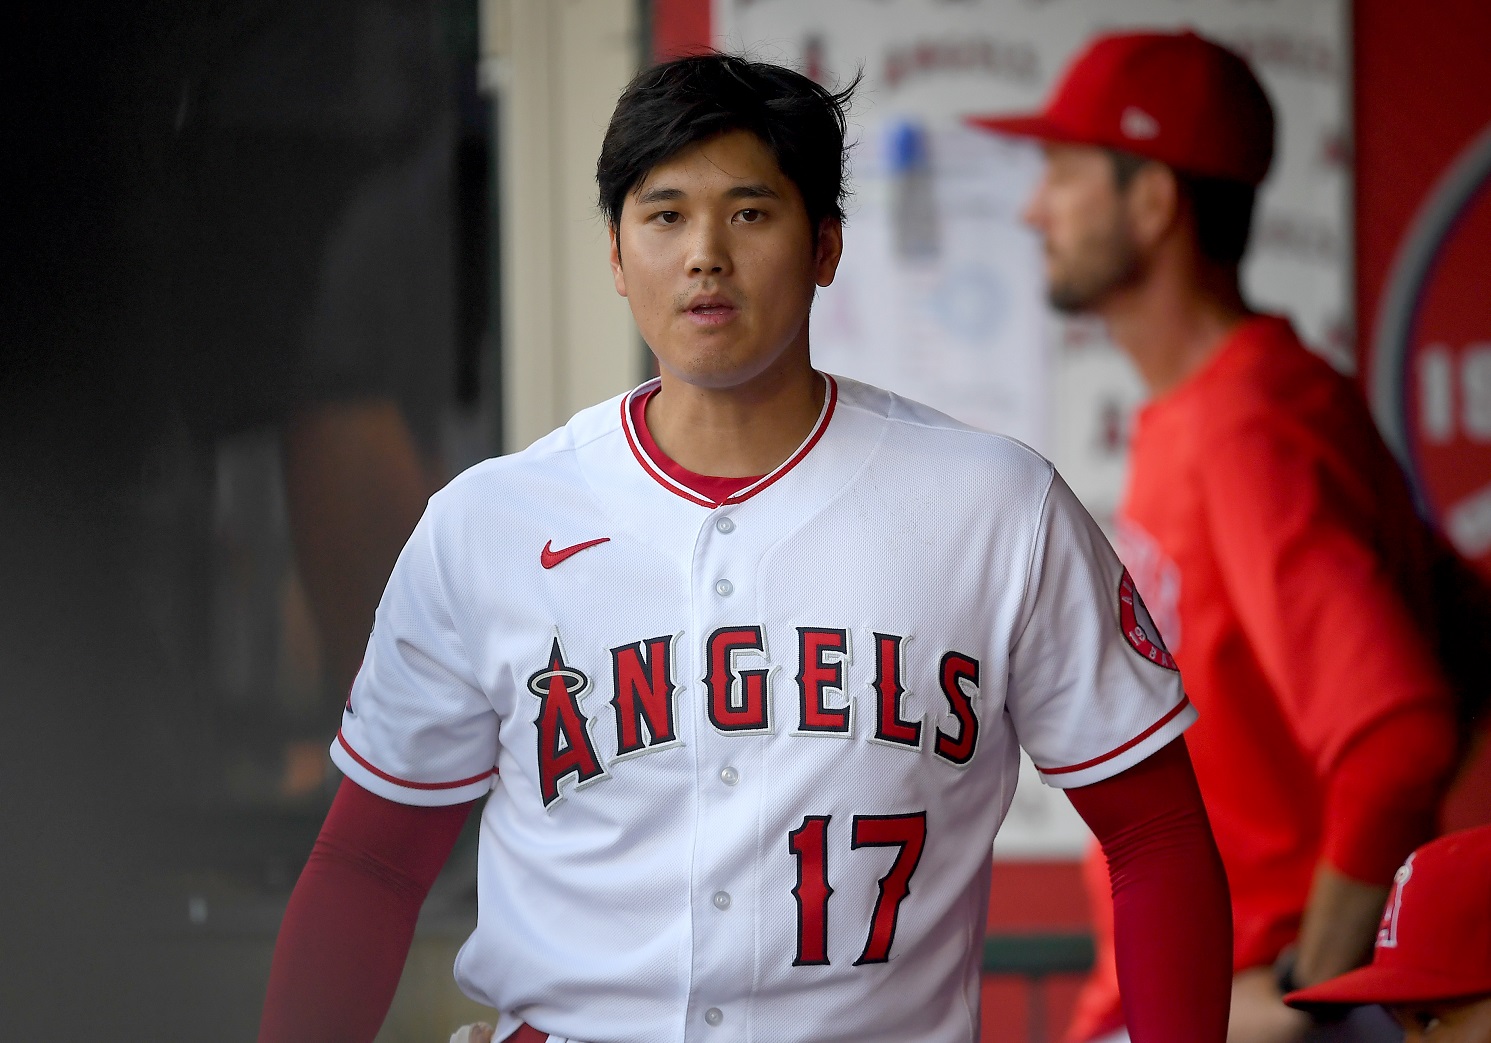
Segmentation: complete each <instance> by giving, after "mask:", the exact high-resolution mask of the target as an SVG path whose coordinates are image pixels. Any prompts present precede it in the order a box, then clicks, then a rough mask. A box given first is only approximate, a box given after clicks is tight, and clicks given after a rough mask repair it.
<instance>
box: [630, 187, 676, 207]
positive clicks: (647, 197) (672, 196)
mask: <svg viewBox="0 0 1491 1043" xmlns="http://www.w3.org/2000/svg"><path fill="white" fill-rule="evenodd" d="M683 197H684V191H683V189H681V188H649V189H648V190H647V191H646V192H641V193H638V195H637V202H638V203H640V204H642V205H643V206H646V205H647V204H649V203H671V202H673V201H674V200H676V199H682V198H683Z"/></svg>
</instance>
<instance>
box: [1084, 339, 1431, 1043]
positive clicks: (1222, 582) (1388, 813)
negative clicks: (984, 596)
mask: <svg viewBox="0 0 1491 1043" xmlns="http://www.w3.org/2000/svg"><path fill="white" fill-rule="evenodd" d="M1118 528H1119V533H1118V537H1119V538H1118V542H1119V556H1120V557H1121V558H1122V559H1123V561H1124V563H1125V565H1127V567H1128V569H1129V571H1130V573H1131V574H1132V576H1133V578H1134V580H1135V583H1136V585H1137V586H1138V588H1139V592H1140V593H1141V594H1142V595H1143V597H1144V600H1145V603H1146V604H1147V605H1148V607H1149V611H1150V614H1151V615H1152V616H1153V618H1154V620H1155V623H1156V625H1157V626H1158V627H1159V630H1160V632H1161V634H1162V635H1163V637H1164V639H1165V642H1166V644H1167V646H1168V647H1169V649H1170V651H1171V652H1172V653H1173V655H1174V656H1175V659H1176V661H1177V663H1178V664H1179V666H1180V669H1181V674H1182V676H1183V678H1184V681H1185V687H1186V691H1187V693H1188V694H1189V695H1190V697H1191V699H1192V701H1193V702H1194V703H1195V704H1196V706H1197V708H1198V710H1199V711H1200V719H1199V720H1198V722H1197V723H1196V725H1195V726H1194V727H1193V728H1192V729H1191V730H1190V732H1189V733H1188V734H1187V736H1186V741H1187V744H1188V745H1189V746H1190V750H1191V756H1192V759H1193V761H1194V763H1195V769H1196V776H1197V778H1198V780H1199V782H1200V784H1201V792H1202V796H1203V797H1204V799H1205V801H1206V805H1207V811H1208V813H1209V815H1210V817H1211V823H1212V828H1213V830H1214V832H1215V834H1216V839H1217V846H1218V848H1219V849H1220V851H1221V854H1222V860H1223V862H1224V864H1225V865H1226V868H1227V876H1228V880H1229V882H1230V885H1231V890H1232V900H1233V921H1234V939H1235V952H1234V966H1235V968H1236V969H1237V970H1242V969H1245V968H1248V967H1253V966H1259V965H1266V964H1270V963H1272V962H1273V961H1274V959H1275V958H1276V957H1277V955H1278V954H1279V953H1280V951H1281V950H1282V949H1284V948H1285V947H1286V946H1287V945H1288V944H1289V943H1290V942H1291V941H1292V940H1293V939H1294V937H1295V935H1296V934H1297V932H1298V929H1299V923H1300V914H1301V911H1302V909H1303V908H1304V905H1305V899H1306V896H1307V893H1308V890H1309V886H1310V882H1311V878H1312V874H1313V872H1314V869H1315V866H1316V865H1317V863H1319V862H1320V861H1321V860H1322V858H1324V859H1325V860H1326V861H1327V862H1329V863H1330V864H1332V865H1333V866H1335V867H1336V868H1337V869H1339V870H1341V871H1343V872H1344V873H1346V874H1347V875H1348V876H1351V877H1354V878H1356V879H1359V880H1364V881H1369V882H1381V883H1386V882H1387V880H1388V879H1389V878H1390V877H1391V874H1392V872H1393V870H1394V869H1395V868H1396V867H1397V865H1398V864H1399V863H1400V861H1401V860H1402V858H1403V857H1404V856H1405V855H1406V854H1407V853H1408V851H1409V850H1411V849H1412V847H1413V846H1414V845H1415V844H1416V843H1418V842H1420V841H1421V840H1423V839H1426V838H1427V836H1428V835H1429V834H1430V831H1431V830H1432V815H1433V804H1434V800H1435V799H1436V798H1437V796H1438V794H1439V793H1440V792H1442V787H1443V780H1444V777H1445V776H1446V775H1447V772H1448V765H1449V764H1451V763H1452V762H1453V748H1454V744H1455V726H1454V722H1453V717H1452V713H1451V709H1450V697H1449V693H1448V689H1447V685H1446V682H1445V680H1444V678H1443V676H1442V674H1441V671H1440V668H1439V665H1438V663H1437V660H1436V657H1435V650H1434V646H1433V637H1432V631H1433V627H1432V624H1431V623H1430V622H1429V620H1430V614H1431V610H1432V604H1431V599H1430V596H1429V589H1428V576H1429V566H1430V564H1431V562H1432V560H1433V555H1434V554H1435V553H1436V549H1435V548H1436V544H1435V543H1434V538H1433V536H1432V534H1431V533H1430V531H1429V530H1428V529H1427V527H1426V526H1424V524H1423V523H1422V522H1421V521H1420V520H1419V518H1418V516H1417V514H1416V513H1415V510H1414V506H1413V502H1412V499H1411V496H1410V493H1409V491H1408V488H1407V486H1406V484H1405V482H1404V480H1403V478H1402V476H1401V473H1400V471H1399V470H1398V467H1397V464H1396V462H1395V460H1394V459H1393V457H1392V456H1391V454H1390V453H1389V451H1388V449H1387V448H1386V446H1385V445H1384V444H1383V442H1382V440H1381V438H1380V437H1379V435H1378V434H1377V430H1376V428H1375V427H1374V426H1373V423H1372V419H1371V417H1370V415H1369V414H1368V412H1367V409H1366V406H1365V404H1364V402H1363V401H1362V398H1361V396H1360V394H1359V393H1358V392H1357V390H1356V388H1355V386H1354V385H1353V384H1351V382H1350V381H1349V380H1347V379H1346V378H1344V377H1341V376H1340V375H1338V374H1337V373H1336V372H1335V371H1334V370H1332V369H1331V367H1330V366H1329V365H1327V364H1326V363H1325V362H1324V361H1322V360H1321V359H1319V358H1318V357H1316V356H1315V355H1314V354H1312V353H1311V352H1310V351H1308V350H1307V349H1306V348H1304V347H1303V345H1302V344H1301V343H1300V341H1299V339H1298V337H1297V336H1296V335H1295V333H1294V331H1293V329H1291V327H1290V326H1289V324H1288V322H1287V321H1285V320H1283V319H1280V318H1274V317H1256V318H1252V319H1250V320H1248V321H1246V322H1244V323H1243V324H1241V325H1240V326H1239V327H1238V328H1237V329H1236V330H1235V331H1234V332H1233V333H1231V334H1230V335H1229V336H1228V337H1227V339H1226V341H1225V342H1224V343H1223V344H1222V345H1221V347H1220V348H1219V349H1218V351H1217V352H1216V354H1215V355H1214V356H1213V357H1212V358H1210V359H1209V360H1208V361H1207V362H1206V363H1205V365H1204V366H1203V367H1202V369H1201V370H1200V371H1199V372H1197V373H1196V374H1194V375H1193V376H1191V377H1190V378H1189V379H1187V380H1186V381H1185V382H1184V383H1183V384H1182V385H1181V386H1180V387H1178V388H1176V389H1175V390H1173V391H1171V392H1169V393H1167V394H1165V395H1164V396H1162V397H1160V398H1158V399H1155V400H1154V401H1152V402H1151V403H1150V404H1148V405H1147V406H1146V407H1145V408H1144V409H1142V410H1141V412H1140V413H1139V415H1138V417H1137V420H1136V427H1135V432H1134V437H1133V444H1132V457H1131V461H1130V478H1129V488H1128V490H1127V494H1126V497H1125V500H1124V503H1123V505H1122V507H1121V509H1120V515H1119V519H1118ZM1405 715H1406V716H1405ZM1390 718H1393V719H1395V721H1394V723H1393V726H1394V727H1396V722H1397V721H1402V720H1407V719H1410V718H1412V719H1413V720H1414V721H1415V727H1414V728H1413V729H1412V735H1411V736H1409V737H1408V738H1407V739H1406V742H1407V744H1408V746H1409V748H1407V749H1401V750H1399V751H1397V753H1399V754H1401V757H1399V756H1397V755H1396V754H1395V753H1394V751H1393V748H1392V746H1391V743H1390V742H1384V741H1383V740H1384V738H1390V737H1391V734H1392V729H1391V728H1390V729H1389V730H1388V731H1379V732H1377V733H1376V734H1375V735H1373V729H1374V728H1377V727H1378V726H1380V725H1383V724H1384V723H1385V722H1388V721H1389V719H1390ZM1405 761H1406V763H1403V762H1405ZM1380 770H1387V771H1389V772H1391V773H1392V774H1393V776H1394V779H1395V780H1397V779H1398V778H1400V777H1401V778H1402V780H1403V784H1402V786H1401V791H1402V792H1403V794H1404V797H1403V800H1402V803H1401V806H1399V807H1396V808H1387V809H1384V808H1383V807H1382V806H1381V802H1380V800H1376V799H1374V800H1373V801H1372V802H1365V801H1364V802H1355V801H1353V800H1352V799H1351V792H1352V787H1353V783H1354V781H1361V780H1362V779H1363V777H1364V773H1366V774H1367V775H1371V774H1375V773H1376V772H1378V771H1380ZM1395 792H1397V790H1395ZM1362 805H1367V806H1362ZM1328 809H1329V813H1328ZM1091 857H1092V859H1093V860H1094V861H1093V863H1092V864H1090V865H1089V866H1088V869H1089V872H1088V873H1087V877H1088V881H1089V885H1090V887H1091V889H1092V894H1091V899H1092V901H1093V905H1094V921H1095V924H1096V931H1097V934H1098V941H1099V945H1098V949H1099V958H1098V969H1097V971H1096V972H1095V974H1094V976H1093V978H1092V979H1091V980H1090V981H1089V983H1088V985H1087V987H1086V989H1085V990H1084V993H1083V996H1082V999H1081V1001H1080V1003H1079V1009H1078V1014H1077V1019H1076V1021H1075V1022H1074V1024H1073V1026H1072V1029H1071V1032H1070V1033H1069V1035H1070V1038H1072V1039H1075V1040H1082V1039H1090V1038H1093V1037H1094V1036H1097V1035H1100V1034H1102V1033H1103V1032H1106V1031H1109V1030H1111V1029H1112V1028H1115V1027H1117V1026H1118V1025H1121V1024H1122V1020H1123V1018H1122V1012H1121V1009H1120V1008H1119V1003H1118V988H1117V982H1116V979H1115V978H1114V976H1113V960H1112V937H1111V922H1112V915H1111V910H1110V909H1108V908H1107V902H1108V898H1107V878H1106V871H1105V869H1104V867H1103V865H1102V853H1101V852H1100V851H1098V850H1096V849H1094V851H1093V854H1092V856H1091Z"/></svg>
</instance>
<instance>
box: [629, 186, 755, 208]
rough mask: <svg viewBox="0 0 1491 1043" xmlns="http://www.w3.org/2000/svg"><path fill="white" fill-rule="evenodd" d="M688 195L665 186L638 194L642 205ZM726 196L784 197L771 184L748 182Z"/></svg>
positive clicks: (680, 190) (729, 197)
mask: <svg viewBox="0 0 1491 1043" xmlns="http://www.w3.org/2000/svg"><path fill="white" fill-rule="evenodd" d="M687 195H688V193H687V192H685V191H684V190H683V189H681V188H665V187H663V186H659V187H657V188H649V189H647V190H646V191H644V192H641V193H639V194H638V195H637V203H638V204H639V205H641V206H648V205H650V204H652V203H671V202H675V201H677V200H679V199H684V198H686V197H687ZM725 198H726V199H780V198H782V197H781V195H780V194H779V193H778V192H777V191H776V190H775V189H774V188H772V187H771V186H770V185H765V184H748V185H736V186H735V187H734V188H731V189H729V190H728V191H726V192H725Z"/></svg>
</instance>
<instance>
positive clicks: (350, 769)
mask: <svg viewBox="0 0 1491 1043" xmlns="http://www.w3.org/2000/svg"><path fill="white" fill-rule="evenodd" d="M438 500H439V497H437V498H436V501H432V505H431V507H430V508H429V509H428V510H426V512H425V515H424V517H423V518H422V519H420V522H419V525H418V526H416V528H415V530H414V534H413V535H412V536H410V538H409V542H408V544H406V545H405V547H404V550H403V552H402V553H401V554H400V555H399V560H398V563H397V564H396V565H395V566H394V569H393V574H392V576H391V577H390V578H389V581H388V587H387V589H386V590H385V591H384V594H383V600H382V601H381V602H380V604H379V605H378V613H377V617H376V621H375V623H374V626H373V633H372V636H371V637H370V638H369V640H368V649H367V654H366V656H365V657H364V659H363V663H362V669H361V670H359V671H358V674H357V680H356V681H354V682H353V685H352V691H351V694H350V695H349V696H348V699H347V706H346V708H345V709H344V710H343V711H342V726H341V728H340V729H339V730H338V732H337V737H336V741H335V742H333V743H332V747H331V759H332V761H333V762H334V763H335V764H336V765H337V767H338V768H340V769H341V770H342V771H343V772H344V773H345V774H346V776H347V777H348V778H350V779H351V780H352V781H354V782H356V783H357V784H358V785H360V786H362V787H363V788H364V789H367V790H368V791H370V792H372V793H376V794H377V795H378V796H380V797H385V798H387V799H389V800H393V801H397V802H399V803H402V804H416V805H423V806H427V807H433V806H437V805H445V804H461V803H465V802H467V801H471V800H475V799H477V798H478V797H481V796H483V795H485V794H486V793H487V791H488V790H489V789H490V788H491V786H492V783H493V781H494V778H495V774H496V768H495V765H496V760H497V732H498V717H497V714H496V711H495V710H494V709H493V707H492V704H491V702H490V700H489V699H488V698H487V696H486V695H485V693H484V692H483V691H482V689H481V686H480V684H479V683H478V681H477V679H476V676H475V674H474V671H473V669H472V664H471V661H470V657H469V656H468V654H467V650H466V647H465V645H464V644H463V643H462V640H461V636H460V634H459V632H458V630H457V628H456V625H455V621H454V618H453V617H452V613H451V610H450V606H449V601H448V598H447V594H446V591H447V588H446V584H445V581H444V577H443V576H442V570H441V563H440V561H439V556H438V549H439V547H438V541H437V539H436V528H437V523H436V517H435V514H436V511H437V508H436V506H435V503H437V502H438Z"/></svg>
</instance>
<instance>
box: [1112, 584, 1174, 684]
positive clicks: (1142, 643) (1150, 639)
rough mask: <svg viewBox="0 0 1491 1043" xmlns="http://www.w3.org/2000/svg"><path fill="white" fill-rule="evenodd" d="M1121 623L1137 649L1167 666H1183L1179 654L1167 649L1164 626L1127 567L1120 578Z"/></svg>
mask: <svg viewBox="0 0 1491 1043" xmlns="http://www.w3.org/2000/svg"><path fill="white" fill-rule="evenodd" d="M1118 623H1119V627H1120V628H1121V629H1122V630H1123V636H1124V638H1125V640H1127V641H1128V643H1129V645H1130V647H1132V648H1133V649H1134V651H1136V652H1138V653H1139V654H1140V655H1142V656H1143V657H1144V658H1145V659H1148V660H1149V661H1150V662H1151V663H1156V664H1158V665H1159V666H1163V667H1164V668H1165V669H1166V670H1179V669H1180V668H1179V667H1178V666H1176V665H1175V657H1174V656H1172V655H1171V654H1170V653H1169V652H1168V651H1167V650H1166V648H1165V642H1164V641H1163V640H1162V639H1161V638H1160V628H1159V627H1157V626H1155V625H1154V620H1153V619H1151V618H1150V616H1149V610H1148V609H1147V608H1145V607H1144V599H1143V598H1141V597H1140V596H1139V590H1138V588H1137V587H1135V586H1134V580H1133V578H1132V577H1130V576H1129V570H1128V569H1124V570H1123V576H1122V577H1121V578H1120V579H1119V581H1118Z"/></svg>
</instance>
